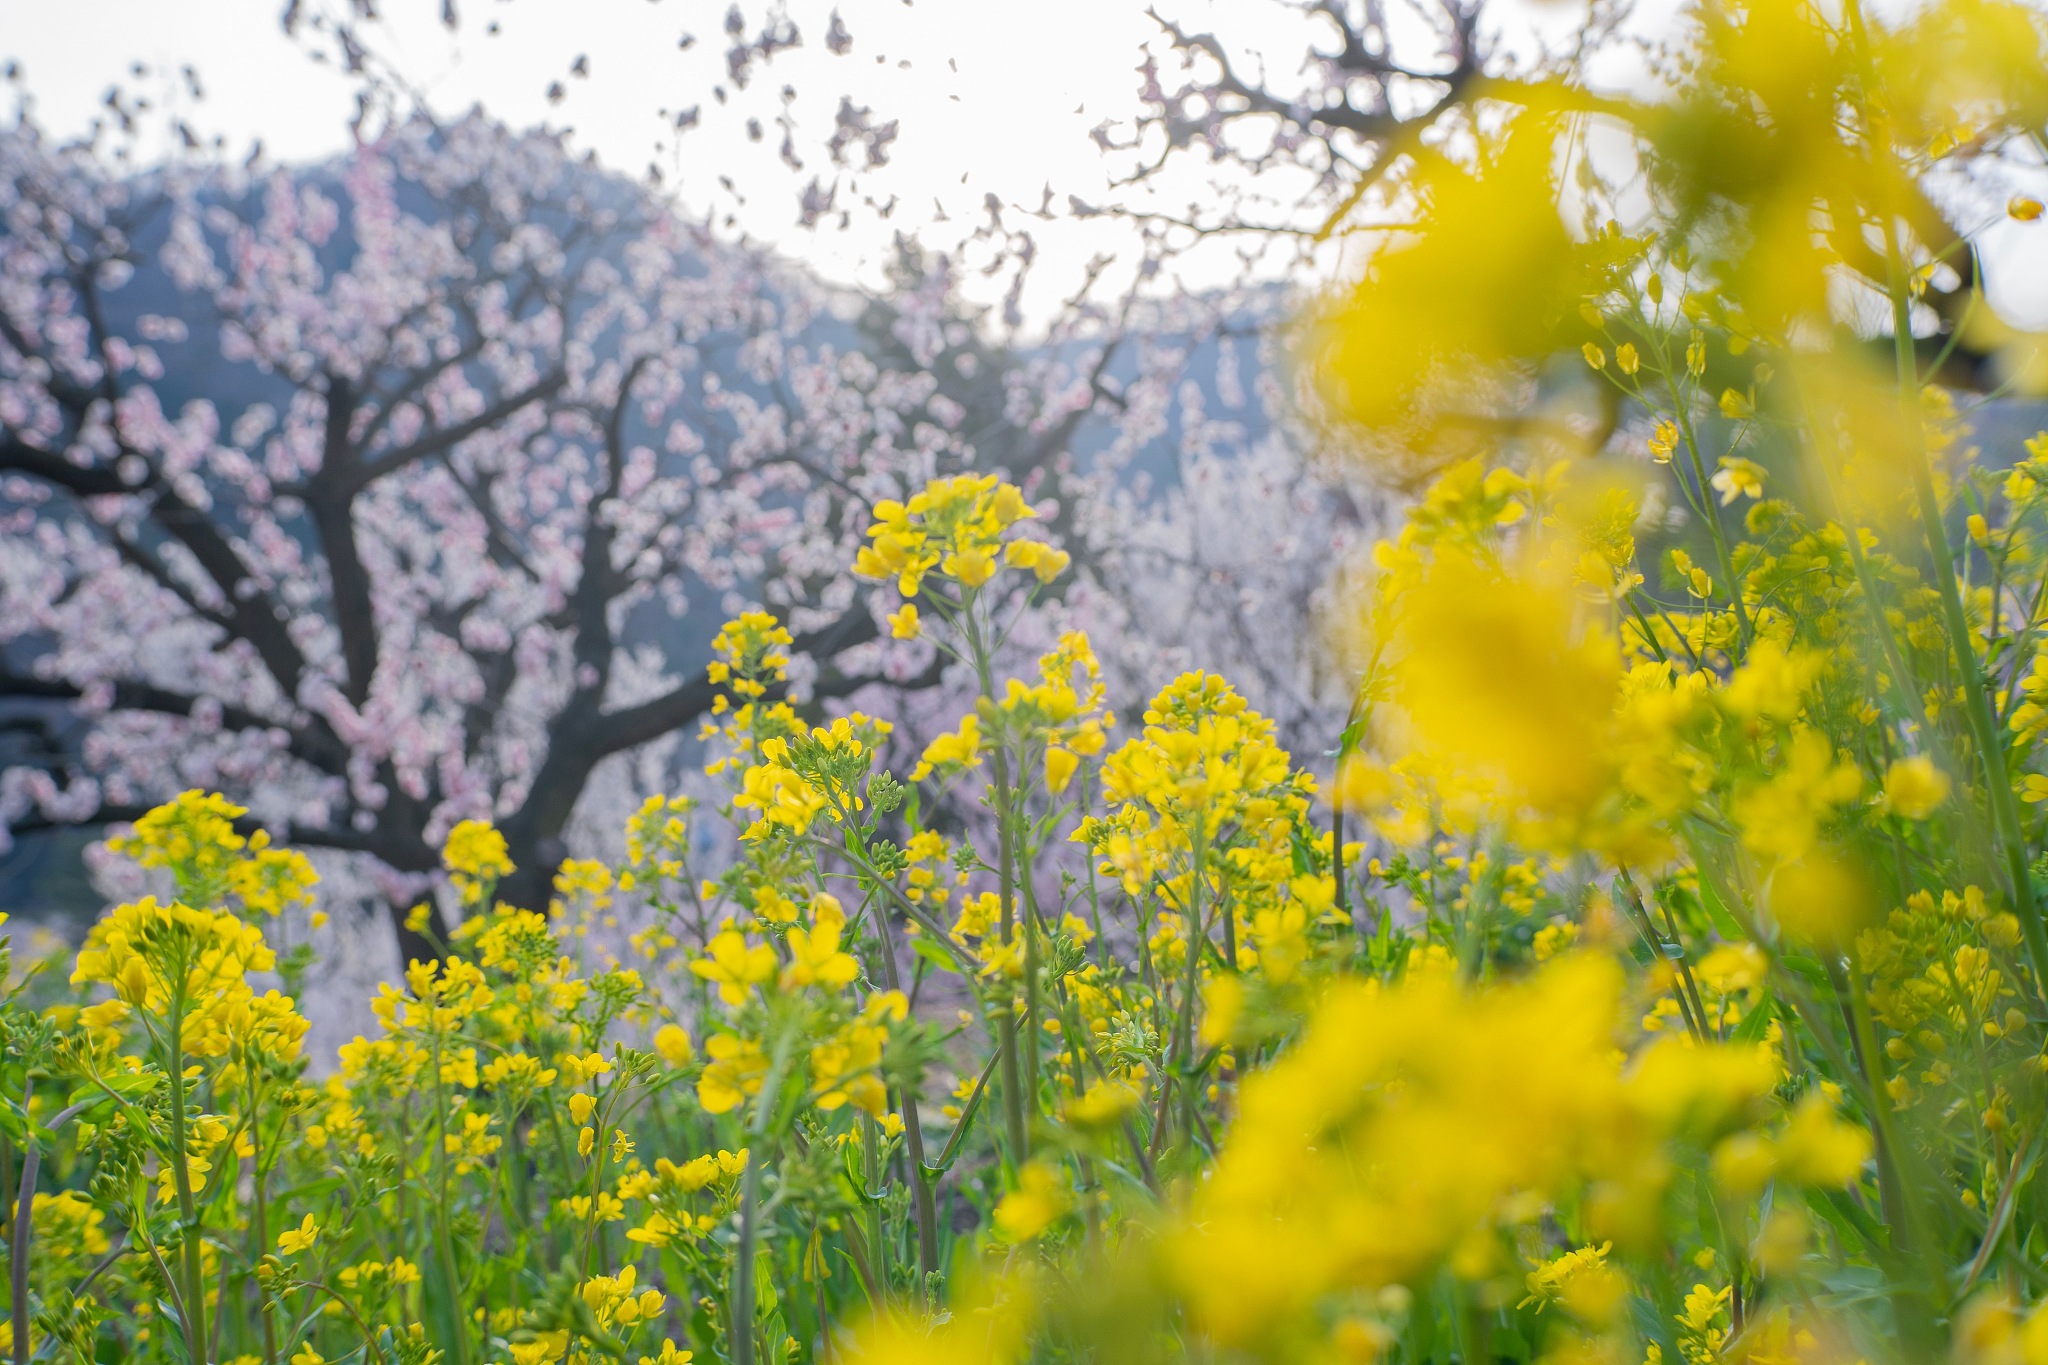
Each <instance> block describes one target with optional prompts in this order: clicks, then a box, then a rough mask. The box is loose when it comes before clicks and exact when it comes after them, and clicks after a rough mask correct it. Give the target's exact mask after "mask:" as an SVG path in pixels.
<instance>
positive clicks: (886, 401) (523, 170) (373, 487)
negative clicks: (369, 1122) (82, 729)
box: [0, 117, 972, 897]
mask: <svg viewBox="0 0 2048 1365" xmlns="http://www.w3.org/2000/svg"><path fill="white" fill-rule="evenodd" d="M0 158H4V160H5V163H6V167H5V172H4V175H0V206H4V207H0V212H4V214H5V228H4V232H0V279H4V283H0V291H4V292H0V472H4V478H5V481H4V484H0V508H4V516H5V523H4V525H5V537H4V540H0V593H4V599H0V600H4V603H5V607H4V612H0V619H4V624H0V644H4V647H5V649H6V656H5V658H6V672H5V674H4V676H0V692H4V693H6V694H9V695H13V696H17V697H19V696H24V695H27V696H40V697H48V698H57V699H75V701H76V703H77V705H78V707H79V708H80V709H81V710H83V711H84V712H85V713H86V714H88V715H89V716H91V717H92V718H93V724H92V726H91V731H90V735H89V738H88V740H87V741H86V743H85V745H84V748H83V753H82V754H81V755H79V756H78V760H79V761H76V762H66V763H62V764H49V765H44V766H18V767H15V768H13V769H11V770H10V771H9V772H8V773H7V775H6V778H5V787H4V796H0V813H4V817H5V819H6V820H8V821H10V822H14V823H17V824H19V823H21V822H23V821H24V820H25V819H27V820H34V819H41V820H79V819H85V818H91V817H95V816H97V817H98V818H101V819H106V818H119V817H122V816H124V815H126V814H127V813H128V812H131V811H134V810H136V809H138V808H140V807H142V806H144V805H146V804H147V803H148V802H149V801H150V800H151V799H152V798H154V797H156V796H159V795H161V794H162V793H163V792H165V791H167V790H174V789H177V788H182V787H186V786H190V785H193V784H205V785H214V786H220V787H224V788H227V789H230V790H233V791H235V792H237V793H239V794H241V795H243V796H244V797H245V798H246V799H247V800H248V802H249V804H250V806H251V808H252V811H253V812H254V813H255V815H256V816H257V817H258V818H260V819H263V820H265V821H266V822H271V823H275V824H279V825H282V826H287V827H288V828H289V830H290V832H291V834H292V836H293V837H295V838H297V839H299V840H301V841H303V842H305V843H308V844H313V845H321V846H327V847H332V848H339V849H349V850H358V851H362V852H366V853H370V854H374V855H375V856H376V857H377V858H378V859H379V860H381V862H382V863H384V864H385V865H387V866H388V867H389V868H390V869H393V870H395V871H397V872H400V873H423V872H427V871H429V870H431V869H433V868H434V867H436V866H438V854H437V853H436V848H437V841H438V839H439V838H440V837H441V835H443V834H444V833H445V831H446V830H447V828H448V827H450V826H451V825H452V824H454V823H455V822H456V821H457V820H459V819H462V818H464V817H466V816H473V815H492V814H495V815H496V816H497V817H498V818H499V819H500V821H501V823H502V824H503V825H504V827H505V829H506V831H507V834H508V837H510V838H511V839H512V840H513V842H514V845H515V846H516V847H518V848H519V849H520V850H521V851H522V852H523V853H524V854H525V855H526V856H525V857H524V858H523V859H522V865H523V866H524V865H532V866H534V867H535V868H536V869H537V870H538V871H539V872H540V874H541V875H540V878H539V879H537V883H536V885H535V886H533V887H529V888H518V887H514V888H510V890H511V892H512V893H513V894H515V895H517V894H521V893H522V891H523V893H524V894H526V895H527V896H529V897H530V896H533V895H537V894H544V892H543V888H544V887H545V885H546V882H545V875H546V871H547V869H548V868H550V867H551V866H552V861H555V860H558V859H559V853H556V855H555V858H554V859H553V860H551V859H549V858H548V857H547V856H546V854H547V853H548V851H549V849H550V841H552V840H557V839H558V837H559V835H560V833H561V831H562V829H563V826H564V824H565V822H566V820H567V818H568V815H569V812H570V809H571V807H572V806H573V805H574V803H575V800H576V798H577V796H578V794H579V793H580V791H581V789H582V785H583V782H584V780H585V779H586V778H587V777H588V776H589V774H590V772H591V769H592V767H593V766H594V765H595V764H596V763H597V762H599V761H600V760H601V759H603V758H604V757H605V756H607V755H609V754H612V753H616V752H619V751H621V750H624V749H627V748H629V747H631V746H634V745H637V744H641V743H644V742H646V741H648V740H650V739H652V738H654V737H656V736H659V735H662V734H664V733H666V732H668V731H671V730H673V729H675V728H676V727H677V726H679V725H682V724H684V723H686V722H688V721H689V720H690V719H692V718H693V717H694V716H695V715H696V714H697V713H699V712H700V711H702V710H703V709H704V708H705V707H707V706H708V705H709V704H710V701H711V693H710V691H709V689H708V685H707V684H706V683H705V682H704V681H703V679H702V677H701V674H698V673H695V672H694V671H693V672H692V673H691V674H690V675H689V676H682V675H680V674H679V673H678V672H677V671H675V670H672V669H671V667H670V663H671V661H670V660H669V659H668V658H667V657H666V656H665V655H664V653H663V651H662V649H661V648H660V647H659V644H658V640H659V638H660V637H661V634H662V632H661V631H660V627H659V624H658V623H660V622H661V621H663V620H666V619H674V618H680V617H683V616H685V615H687V614H688V613H689V612H690V611H692V610H693V608H694V607H696V606H697V605H698V604H702V607H703V610H704V611H705V612H707V613H717V612H719V611H721V610H723V609H725V607H727V606H730V605H731V601H732V600H737V599H742V598H744V599H758V600H766V601H768V602H770V603H773V604H775V605H777V606H778V608H779V609H782V610H784V611H785V612H786V613H787V614H788V616H789V619H790V621H791V623H792V625H793V626H795V628H796V629H797V630H798V631H799V633H800V635H801V640H802V644H803V645H804V646H805V647H806V648H807V649H808V650H809V652H810V653H812V654H813V655H816V656H818V657H821V658H827V659H829V658H830V657H831V656H832V655H834V654H836V653H837V652H839V650H840V649H842V648H844V647H845V646H847V645H850V644H854V643H857V642H859V641H860V640H862V639H865V638H869V637H871V636H872V635H873V634H874V626H873V623H872V621H871V619H870V618H869V615H868V613H867V612H866V611H865V610H864V609H863V608H861V607H859V606H857V605H855V603H854V596H853V588H852V584H851V582H850V580H848V579H847V578H846V577H845V576H844V574H843V572H842V571H841V569H840V566H841V565H842V564H843V563H844V562H846V561H848V560H849V559H850V557H851V555H850V550H849V548H848V547H849V545H850V544H851V543H852V540H853V539H856V538H857V537H858V535H859V533H860V529H861V526H862V524H863V522H862V511H861V509H863V508H864V506H865V504H866V503H867V502H868V501H869V500H870V499H871V498H872V497H876V496H883V495H886V494H889V493H894V492H896V491H899V490H900V488H901V480H902V479H903V478H904V477H905V476H906V475H916V476H922V475H924V474H926V473H928V472H929V471H931V470H932V469H934V468H935V467H937V466H939V465H944V464H948V463H956V462H958V461H959V460H960V459H961V458H962V457H963V456H964V455H965V454H966V452H967V450H968V446H967V445H966V443H965V442H964V441H963V439H962V437H961V436H960V435H959V434H958V430H957V429H958V428H959V427H960V425H961V424H962V421H963V419H964V418H966V417H967V415H968V408H967V406H966V405H965V404H964V403H963V402H962V401H961V399H960V398H959V397H957V396H953V395H948V394H946V393H942V392H941V391H940V385H939V383H938V381H937V380H936V379H935V378H934V374H933V372H932V371H931V370H930V369H926V368H905V369H901V370H897V369H890V368H887V367H886V366H885V364H881V363H878V362H877V360H876V359H874V358H871V357H872V356H874V355H875V354H876V348H872V347H869V348H865V349H863V350H856V349H853V348H852V347H851V346H849V344H848V343H849V342H857V341H858V340H859V334H858V332H857V331H856V330H855V329H854V328H853V327H852V326H851V325H850V324H849V323H848V322H844V321H841V320H839V319H837V318H836V317H835V316H834V315H833V314H832V312H831V311H830V305H831V303H832V300H830V299H829V298H828V297H826V296H825V295H823V294H822V293H821V292H820V291H819V290H818V288H817V287H816V286H815V285H812V284H810V283H808V282H807V281H806V280H804V279H803V278H801V277H800V276H798V275H797V274H796V273H795V272H793V271H790V270H787V269H785V268H783V267H781V266H780V265H779V264H778V263H777V262H776V261H775V260H774V259H772V258H770V257H767V256H765V255H762V254H758V253H755V252H751V251H748V250H744V249H739V248H735V247H731V246H725V245H720V244H717V243H714V242H712V241H710V240H708V239H707V238H706V237H705V236H703V235H702V234H700V233H699V232H697V231H694V230H693V229H692V228H691V227H690V226H689V225H687V224H686V223H684V222H683V221H680V220H679V219H678V218H677V217H675V216H673V215H671V214H669V213H667V212H664V211H663V210H662V209H660V208H659V207H658V206H656V205H653V204H652V203H650V202H649V201H648V200H646V199H645V198H644V197H642V196H640V195H638V194H636V193H634V192H632V191H630V190H629V189H627V188H625V187H623V186H621V185H619V184H618V183H617V182H615V181H612V180H609V179H606V178H604V177H601V176H599V175H597V174H596V173H595V172H593V171H591V170H590V169H589V168H587V167H585V166H583V165H581V164H579V163H577V162H576V161H574V160H573V159H572V158H570V157H569V156H568V155H567V154H565V152H564V150H563V148H562V147H561V145H560V144H559V143H558V142H557V141H556V140H554V139H552V138H549V137H546V136H543V135H539V134H531V135H523V136H522V135H513V134H510V133H507V132H505V131H503V130H502V129H500V128H498V127H496V126H494V125H493V124H491V123H489V122H488V121H486V120H484V119H482V118H481V117H473V118H471V119H469V120H467V121H465V122H462V123H460V124H457V125H455V126H453V127H449V128H445V129H439V130H437V129H434V128H433V127H431V126H430V125H429V124H427V123H426V122H425V121H419V122H415V123H412V124H408V125H403V126H400V127H398V128H397V129H395V130H394V131H393V132H391V133H390V134H389V135H387V136H386V137H384V138H383V139H382V140H380V141H378V142H376V143H375V144H372V145H365V146H362V147H361V148H359V149H358V151H357V152H356V153H355V155H354V156H352V157H351V158H349V159H348V160H347V162H346V163H345V164H344V165H342V166H340V167H339V168H338V169H337V170H336V172H335V174H334V175H333V176H332V177H331V178H323V177H318V176H311V175H298V176H294V175H291V174H287V173H283V172H279V173H276V174H273V175H270V176H269V177H267V178H265V179H262V180H256V181H249V180H245V179H238V178H236V177H234V176H231V175H229V174H227V173H225V172H219V171H203V172H163V173H159V174H156V175H153V176H151V177H148V178H146V179H140V180H138V179H116V178H113V177H110V176H109V175H107V174H106V173H105V172H104V170H103V168H102V167H101V166H100V165H99V164H98V162H97V161H96V160H95V159H93V158H92V157H91V156H90V155H89V154H88V153H86V152H85V151H83V150H80V149H64V148H58V147H55V146H52V145H50V143H49V142H48V141H47V140H45V139H43V138H41V137H40V136H38V135H37V134H36V133H35V131H34V130H32V129H29V128H22V129H19V130H17V131H15V132H13V133H11V134H9V135H8V136H7V137H6V138H5V139H4V140H0ZM932 348H933V349H939V350H943V349H945V346H944V340H943V338H938V339H935V341H934V342H933V343H932ZM883 355H884V356H885V357H886V351H884V352H883ZM963 368H968V369H971V368H972V367H971V366H967V367H963ZM956 387H968V386H956ZM849 608H851V610H849ZM854 681H857V680H852V679H846V678H842V677H840V676H838V675H837V674H831V673H828V676H826V677H825V678H823V679H822V680H818V682H817V683H816V684H815V685H817V686H821V687H824V688H827V689H831V688H841V689H843V688H844V687H846V686H849V685H851V683H852V682H854ZM53 769H54V770H53ZM536 854H539V855H541V856H535V855H536Z"/></svg>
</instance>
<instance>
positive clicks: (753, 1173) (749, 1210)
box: [731, 1028, 887, 1365]
mask: <svg viewBox="0 0 2048 1365" xmlns="http://www.w3.org/2000/svg"><path fill="white" fill-rule="evenodd" d="M793 1042H794V1038H793V1036H792V1034H791V1032H790V1030H788V1029H786V1028H785V1029H784V1030H783V1036H782V1037H781V1038H779V1039H777V1040H776V1044H775V1056H774V1057H773V1059H772V1060H771V1061H770V1063H769V1066H768V1074H767V1075H766V1076H765V1077H763V1078H762V1080H761V1093H760V1094H759V1095H757V1096H755V1097H754V1119H753V1122H752V1123H750V1124H748V1125H747V1132H748V1137H749V1140H750V1141H749V1150H748V1152H747V1169H746V1173H745V1174H744V1175H742V1176H741V1177H740V1241H739V1246H738V1248H737V1260H736V1261H735V1263H734V1265H733V1268H732V1305H731V1307H732V1326H731V1332H732V1360H733V1365H755V1360H754V1298H755V1290H754V1242H755V1239H756V1235H757V1230H756V1228H755V1220H756V1218H757V1217H758V1216H759V1211H760V1202H761V1163H762V1160H763V1149H764V1144H765V1141H766V1139H767V1136H768V1125H769V1123H770V1121H771V1120H772V1119H773V1118H774V1117H775V1105H776V1096H777V1093H778V1092H779V1091H780V1090H781V1089H782V1077H783V1073H784V1072H785V1071H787V1070H788V1069H789V1054H790V1048H791V1046H792V1045H793ZM882 1288H883V1289H884V1291H885V1292H886V1289H887V1286H886V1285H884V1286H882Z"/></svg>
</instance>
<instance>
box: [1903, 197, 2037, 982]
mask: <svg viewBox="0 0 2048 1365" xmlns="http://www.w3.org/2000/svg"><path fill="white" fill-rule="evenodd" d="M1885 255H1886V258H1887V260H1888V262H1889V264H1890V276H1891V278H1890V280H1889V284H1890V288H1891V303H1892V355H1893V359H1894V362H1895V364H1896V367H1897V372H1898V386H1899V418H1900V421H1901V423H1902V424H1903V426H1904V429H1905V431H1906V433H1907V439H1908V440H1909V441H1910V442H1911V443H1912V447H1913V459H1912V465H1913V471H1912V472H1913V494H1914V498H1915V500H1916V501H1917V502H1918V504H1919V509H1920V527H1921V531H1922V533H1923V534H1924V535H1925V536H1926V537H1927V549H1928V553H1929V555H1930V557H1931V558H1932V559H1933V561H1934V576H1935V580H1936V583H1937V585H1938V586H1939V588H1940V590H1941V613H1942V621H1943V624H1944V625H1945V626H1946V627H1947V631H1948V637H1949V646H1950V648H1951V649H1953V650H1954V651H1955V656H1956V668H1957V670H1958V671H1959V672H1960V673H1961V674H1962V683H1963V704H1964V712H1965V714H1966V715H1968V717H1969V721H1970V731H1971V737H1972V738H1973V739H1974V740H1975V741H1976V743H1977V756H1978V761H1979V762H1980V763H1981V765H1982V766H1983V769H1984V795H1985V799H1986V801H1987V802H1988V803H1989V805H1990V807H1991V820H1992V824H1993V826H1994V828H1996V830H1997V831H1998V841H1999V843H2000V845H2001V846H2002V847H2003V850H2004V852H2005V864H2006V868H2005V870H2006V878H2007V880H2008V882H2009V883H2010V885H2009V886H2008V888H2007V890H2008V894H2009V895H2010V896H2011V898H2012V906H2013V912H2014V914H2015V915H2016V916H2017V917H2018V919H2019V922H2020V933H2021V936H2022V937H2023V938H2024V940H2025V942H2026V945H2027V962H2028V965H2029V966H2030V967H2031V968H2032V969H2033V974H2034V992H2035V995H2036V996H2037V997H2038V998H2039V999H2040V1000H2041V1001H2042V1003H2043V1004H2044V1005H2048V927H2044V926H2043V924H2042V922H2041V909H2040V907H2039V906H2038V905H2036V904H2035V902H2034V885H2033V879H2032V876H2031V874H2030V873H2029V871H2028V869H2027V845H2026V836H2025V833H2024V832H2023V830H2022V828H2021V824H2020V811H2019V803H2018V800H2017V798H2016V797H2015V796H2014V794H2013V789H2012V777H2011V774H2010V773H2009V772H2008V771H2007V770H2006V763H2005V747H2004V745H2003V744H2001V743H2000V742H1999V730H1998V720H1997V717H1996V716H1995V715H1994V714H1993V713H1992V710H1991V693H1990V688H1989V685H1988V683H1987V681H1986V679H1985V677H1984V671H1983V667H1982V665H1981V663H1980V661H1979V660H1978V658H1977V646H1976V643H1975V641H1974V640H1973V639H1972V638H1971V634H1970V621H1969V616H1968V614H1967V613H1966V612H1964V610H1963V597H1962V590H1961V588H1960V586H1959V585H1958V583H1957V581H1956V566H1955V554H1954V551H1953V549H1952V548H1951V546H1950V544H1949V538H1948V527H1947V524H1946V523H1945V521H1944V520H1943V518H1942V511H1941V499H1940V496H1939V495H1938V494H1937V493H1936V492H1935V488H1934V471H1933V468H1932V466H1931V465H1930V463H1929V461H1928V458H1927V442H1926V432H1925V430H1924V428H1923V426H1922V423H1921V413H1920V374H1919V366H1918V362H1917V361H1916V359H1915V357H1914V354H1913V316H1912V301H1911V299H1910V298H1909V296H1908V294H1907V292H1906V281H1905V273H1904V272H1905V263H1904V259H1903V255H1902V252H1901V250H1900V247H1899V238H1898V230H1897V228H1896V227H1895V226H1894V225H1893V224H1892V223H1891V222H1890V221H1889V220H1888V221H1887V222H1886V224H1885Z"/></svg>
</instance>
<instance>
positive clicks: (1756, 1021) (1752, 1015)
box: [1728, 995, 1778, 1045]
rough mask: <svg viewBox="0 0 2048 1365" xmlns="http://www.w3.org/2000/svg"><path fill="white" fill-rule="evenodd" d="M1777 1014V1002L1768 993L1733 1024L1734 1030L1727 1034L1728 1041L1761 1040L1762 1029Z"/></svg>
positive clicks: (1746, 1042)
mask: <svg viewBox="0 0 2048 1365" xmlns="http://www.w3.org/2000/svg"><path fill="white" fill-rule="evenodd" d="M1777 1014H1778V1002H1777V1001H1776V1000H1774V999H1772V998H1771V997H1770V996H1768V995H1767V996H1765V997H1764V998H1763V1000H1762V1001H1760V1002H1759V1003H1758V1005H1757V1007H1756V1008H1755V1009H1753V1010H1751V1011H1750V1012H1749V1013H1748V1015H1746V1016H1745V1017H1744V1018H1743V1021H1742V1022H1741V1023H1739V1024H1737V1025H1736V1026H1735V1032H1733V1033H1731V1034H1729V1035H1728V1041H1729V1042H1731V1043H1737V1044H1745V1045H1746V1044H1750V1043H1760V1042H1762V1041H1763V1038H1764V1030H1765V1029H1766V1028H1768V1027H1770V1023H1771V1020H1773V1019H1775V1018H1776V1017H1777Z"/></svg>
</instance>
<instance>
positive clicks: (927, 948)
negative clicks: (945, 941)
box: [910, 934, 960, 973]
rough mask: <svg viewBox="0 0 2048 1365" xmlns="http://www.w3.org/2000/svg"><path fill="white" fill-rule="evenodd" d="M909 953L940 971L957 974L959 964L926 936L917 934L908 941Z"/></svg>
mask: <svg viewBox="0 0 2048 1365" xmlns="http://www.w3.org/2000/svg"><path fill="white" fill-rule="evenodd" d="M910 951H911V952H913V953H915V954H917V956H919V957H921V958H923V959H924V960H925V961H927V962H929V963H931V964H932V965H933V966H934V967H937V968H938V969H939V970H941V971H947V972H956V973H957V972H958V971H959V970H960V964H959V962H957V961H956V960H955V959H954V957H953V955H952V954H951V953H949V952H947V951H946V950H945V949H944V948H941V947H940V946H939V945H938V944H936V943H934V942H932V940H931V936H930V935H928V934H919V935H917V936H916V937H915V938H913V939H911V940H910Z"/></svg>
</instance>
